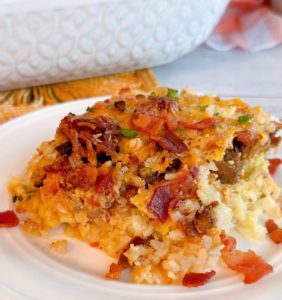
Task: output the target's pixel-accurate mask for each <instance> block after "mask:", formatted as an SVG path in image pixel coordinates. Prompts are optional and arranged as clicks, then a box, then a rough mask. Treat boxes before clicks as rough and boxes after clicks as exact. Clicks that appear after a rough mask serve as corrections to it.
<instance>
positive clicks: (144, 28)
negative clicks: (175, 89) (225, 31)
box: [0, 0, 228, 90]
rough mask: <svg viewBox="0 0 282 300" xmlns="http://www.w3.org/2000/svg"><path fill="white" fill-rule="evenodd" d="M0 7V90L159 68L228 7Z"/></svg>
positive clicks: (103, 0)
mask: <svg viewBox="0 0 282 300" xmlns="http://www.w3.org/2000/svg"><path fill="white" fill-rule="evenodd" d="M20 2H21V0H18V1H16V2H15V1H8V3H7V1H6V2H5V3H3V2H2V3H1V2H0V16H1V18H0V90H1V89H2V90H7V89H12V88H17V87H24V86H34V85H39V84H46V83H52V82H58V81H66V80H73V79H81V78H86V77H92V76H98V75H105V74H109V73H117V72H124V71H128V70H135V69H140V68H145V67H152V66H157V65H161V64H164V63H167V62H170V61H173V60H174V59H176V58H178V57H180V56H182V55H184V54H185V53H187V52H189V51H191V50H192V49H194V48H195V47H196V46H198V45H199V44H201V43H202V42H203V41H204V40H205V39H206V37H207V36H208V35H209V33H210V32H211V30H212V29H213V27H214V26H215V24H216V23H217V21H218V20H219V18H220V16H221V15H222V13H223V11H224V9H225V6H226V4H227V2H228V0H213V1H206V0H173V1H172V0H146V1H144V0H92V1H91V0H80V1H78V0H75V1H69V0H59V1H56V0H51V1H38V0H29V1H26V3H25V4H24V5H22V4H20Z"/></svg>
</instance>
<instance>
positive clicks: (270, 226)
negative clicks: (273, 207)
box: [265, 219, 282, 244]
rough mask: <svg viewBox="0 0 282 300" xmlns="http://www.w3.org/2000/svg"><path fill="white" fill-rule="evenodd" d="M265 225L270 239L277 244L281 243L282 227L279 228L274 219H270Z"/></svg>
mask: <svg viewBox="0 0 282 300" xmlns="http://www.w3.org/2000/svg"><path fill="white" fill-rule="evenodd" d="M265 227H266V229H267V232H268V235H269V237H270V239H271V240H272V241H273V242H274V243H276V244H281V243H282V229H281V228H279V227H278V225H277V224H276V223H275V222H274V221H273V220H272V219H269V220H267V221H266V222H265Z"/></svg>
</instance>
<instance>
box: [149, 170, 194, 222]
mask: <svg viewBox="0 0 282 300" xmlns="http://www.w3.org/2000/svg"><path fill="white" fill-rule="evenodd" d="M194 174H195V173H194V172H193V173H192V172H189V173H187V174H186V175H185V176H183V177H182V178H178V179H176V180H174V181H164V182H161V183H160V184H159V185H158V186H157V187H156V189H155V191H154V194H153V196H152V198H151V200H150V202H149V204H148V208H149V210H150V211H151V212H152V213H153V214H154V215H155V216H156V217H157V218H158V219H159V220H160V221H161V222H165V221H166V220H167V218H168V209H169V207H170V206H171V203H173V206H175V205H176V204H177V201H178V200H179V199H180V197H181V196H180V195H179V193H180V192H182V194H183V195H185V194H186V195H187V194H188V193H189V194H190V193H191V189H192V186H193V180H194V179H195V177H194ZM183 195H182V196H183Z"/></svg>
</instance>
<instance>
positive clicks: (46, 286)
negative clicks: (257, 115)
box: [0, 98, 282, 300]
mask: <svg viewBox="0 0 282 300" xmlns="http://www.w3.org/2000/svg"><path fill="white" fill-rule="evenodd" d="M100 99H101V98H100ZM94 100H96V101H97V100H98V99H90V100H83V101H75V102H69V103H66V104H61V105H57V106H53V107H50V108H47V109H43V110H40V111H37V112H34V113H31V114H29V115H26V116H24V117H20V118H18V119H16V120H13V121H11V122H8V123H6V124H5V125H3V126H2V128H1V132H0V144H1V145H5V146H4V147H2V149H1V152H0V161H1V168H0V198H1V202H0V211H2V210H5V209H8V208H9V207H11V199H10V196H9V194H8V192H7V190H6V185H7V181H8V180H9V178H10V177H11V176H12V175H20V174H22V172H23V170H24V168H25V165H26V163H27V161H28V160H29V159H30V158H31V156H32V154H33V153H34V149H36V147H37V146H38V145H39V144H40V142H41V141H43V140H46V139H50V138H52V137H53V135H54V132H55V128H56V127H57V125H58V122H59V120H60V119H61V118H62V117H63V116H64V115H66V114H67V113H69V112H74V113H82V112H84V111H85V109H86V107H88V106H89V105H90V104H92V103H93V102H94ZM254 101H256V99H254ZM258 101H260V102H262V99H258ZM264 103H265V104H266V105H267V103H266V102H265V101H264ZM276 110H277V111H280V112H281V111H282V103H281V104H280V105H277V107H276ZM31 132H32V134H31ZM278 175H279V176H280V175H281V170H280V173H279V174H278ZM280 181H281V180H280ZM57 236H58V235H57ZM51 240H53V239H51ZM48 242H49V241H48V240H45V239H40V238H28V237H26V236H24V235H23V234H22V232H21V230H20V228H19V227H17V228H14V229H1V230H0V266H1V268H0V297H2V298H3V299H5V300H35V299H40V300H50V299H54V300H57V299H58V300H59V299H60V300H74V299H83V300H90V299H97V300H100V299H103V300H133V299H138V300H142V299H148V300H149V299H150V300H151V299H154V300H171V299H175V300H178V299H183V300H184V299H185V300H189V299H202V300H203V299H205V300H206V299H216V300H224V299H227V298H228V299H229V300H235V299H241V300H262V299H263V300H267V299H270V295H271V299H272V300H278V299H281V280H282V264H281V263H282V253H281V251H280V250H281V247H280V246H277V245H274V244H273V243H270V242H269V241H259V242H253V243H251V244H248V243H246V242H245V243H242V241H241V243H240V244H239V247H240V248H241V249H246V248H248V247H251V248H252V249H253V250H254V251H256V252H257V253H258V254H260V255H262V256H263V257H264V258H265V259H266V260H267V261H268V262H269V263H271V264H272V265H273V266H274V273H272V274H270V275H269V276H267V277H265V278H264V279H263V280H261V281H259V282H257V283H256V284H254V285H250V286H246V285H244V284H243V283H242V282H241V279H240V276H238V275H235V273H233V272H231V271H230V272H228V271H224V272H223V271H219V272H218V274H217V276H216V277H215V278H213V279H212V280H211V281H210V282H209V283H208V284H207V285H205V286H204V287H201V288H195V289H187V288H185V287H182V286H143V285H137V284H128V283H126V282H115V281H108V280H105V279H103V274H104V272H105V271H106V270H107V267H108V264H109V262H110V259H109V258H108V257H106V256H105V255H104V254H102V253H101V252H100V251H98V250H96V249H93V248H90V247H89V246H87V245H85V244H83V243H81V242H78V241H76V240H71V242H70V250H69V253H68V254H67V255H66V256H60V255H56V254H54V253H51V252H50V251H49V250H48V247H47V245H48Z"/></svg>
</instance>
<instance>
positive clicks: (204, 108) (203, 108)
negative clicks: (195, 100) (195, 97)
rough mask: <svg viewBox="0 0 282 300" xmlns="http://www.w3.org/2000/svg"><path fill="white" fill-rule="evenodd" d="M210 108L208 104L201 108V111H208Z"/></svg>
mask: <svg viewBox="0 0 282 300" xmlns="http://www.w3.org/2000/svg"><path fill="white" fill-rule="evenodd" d="M208 107H209V104H206V105H203V106H201V109H202V110H206V109H207V108H208Z"/></svg>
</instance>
